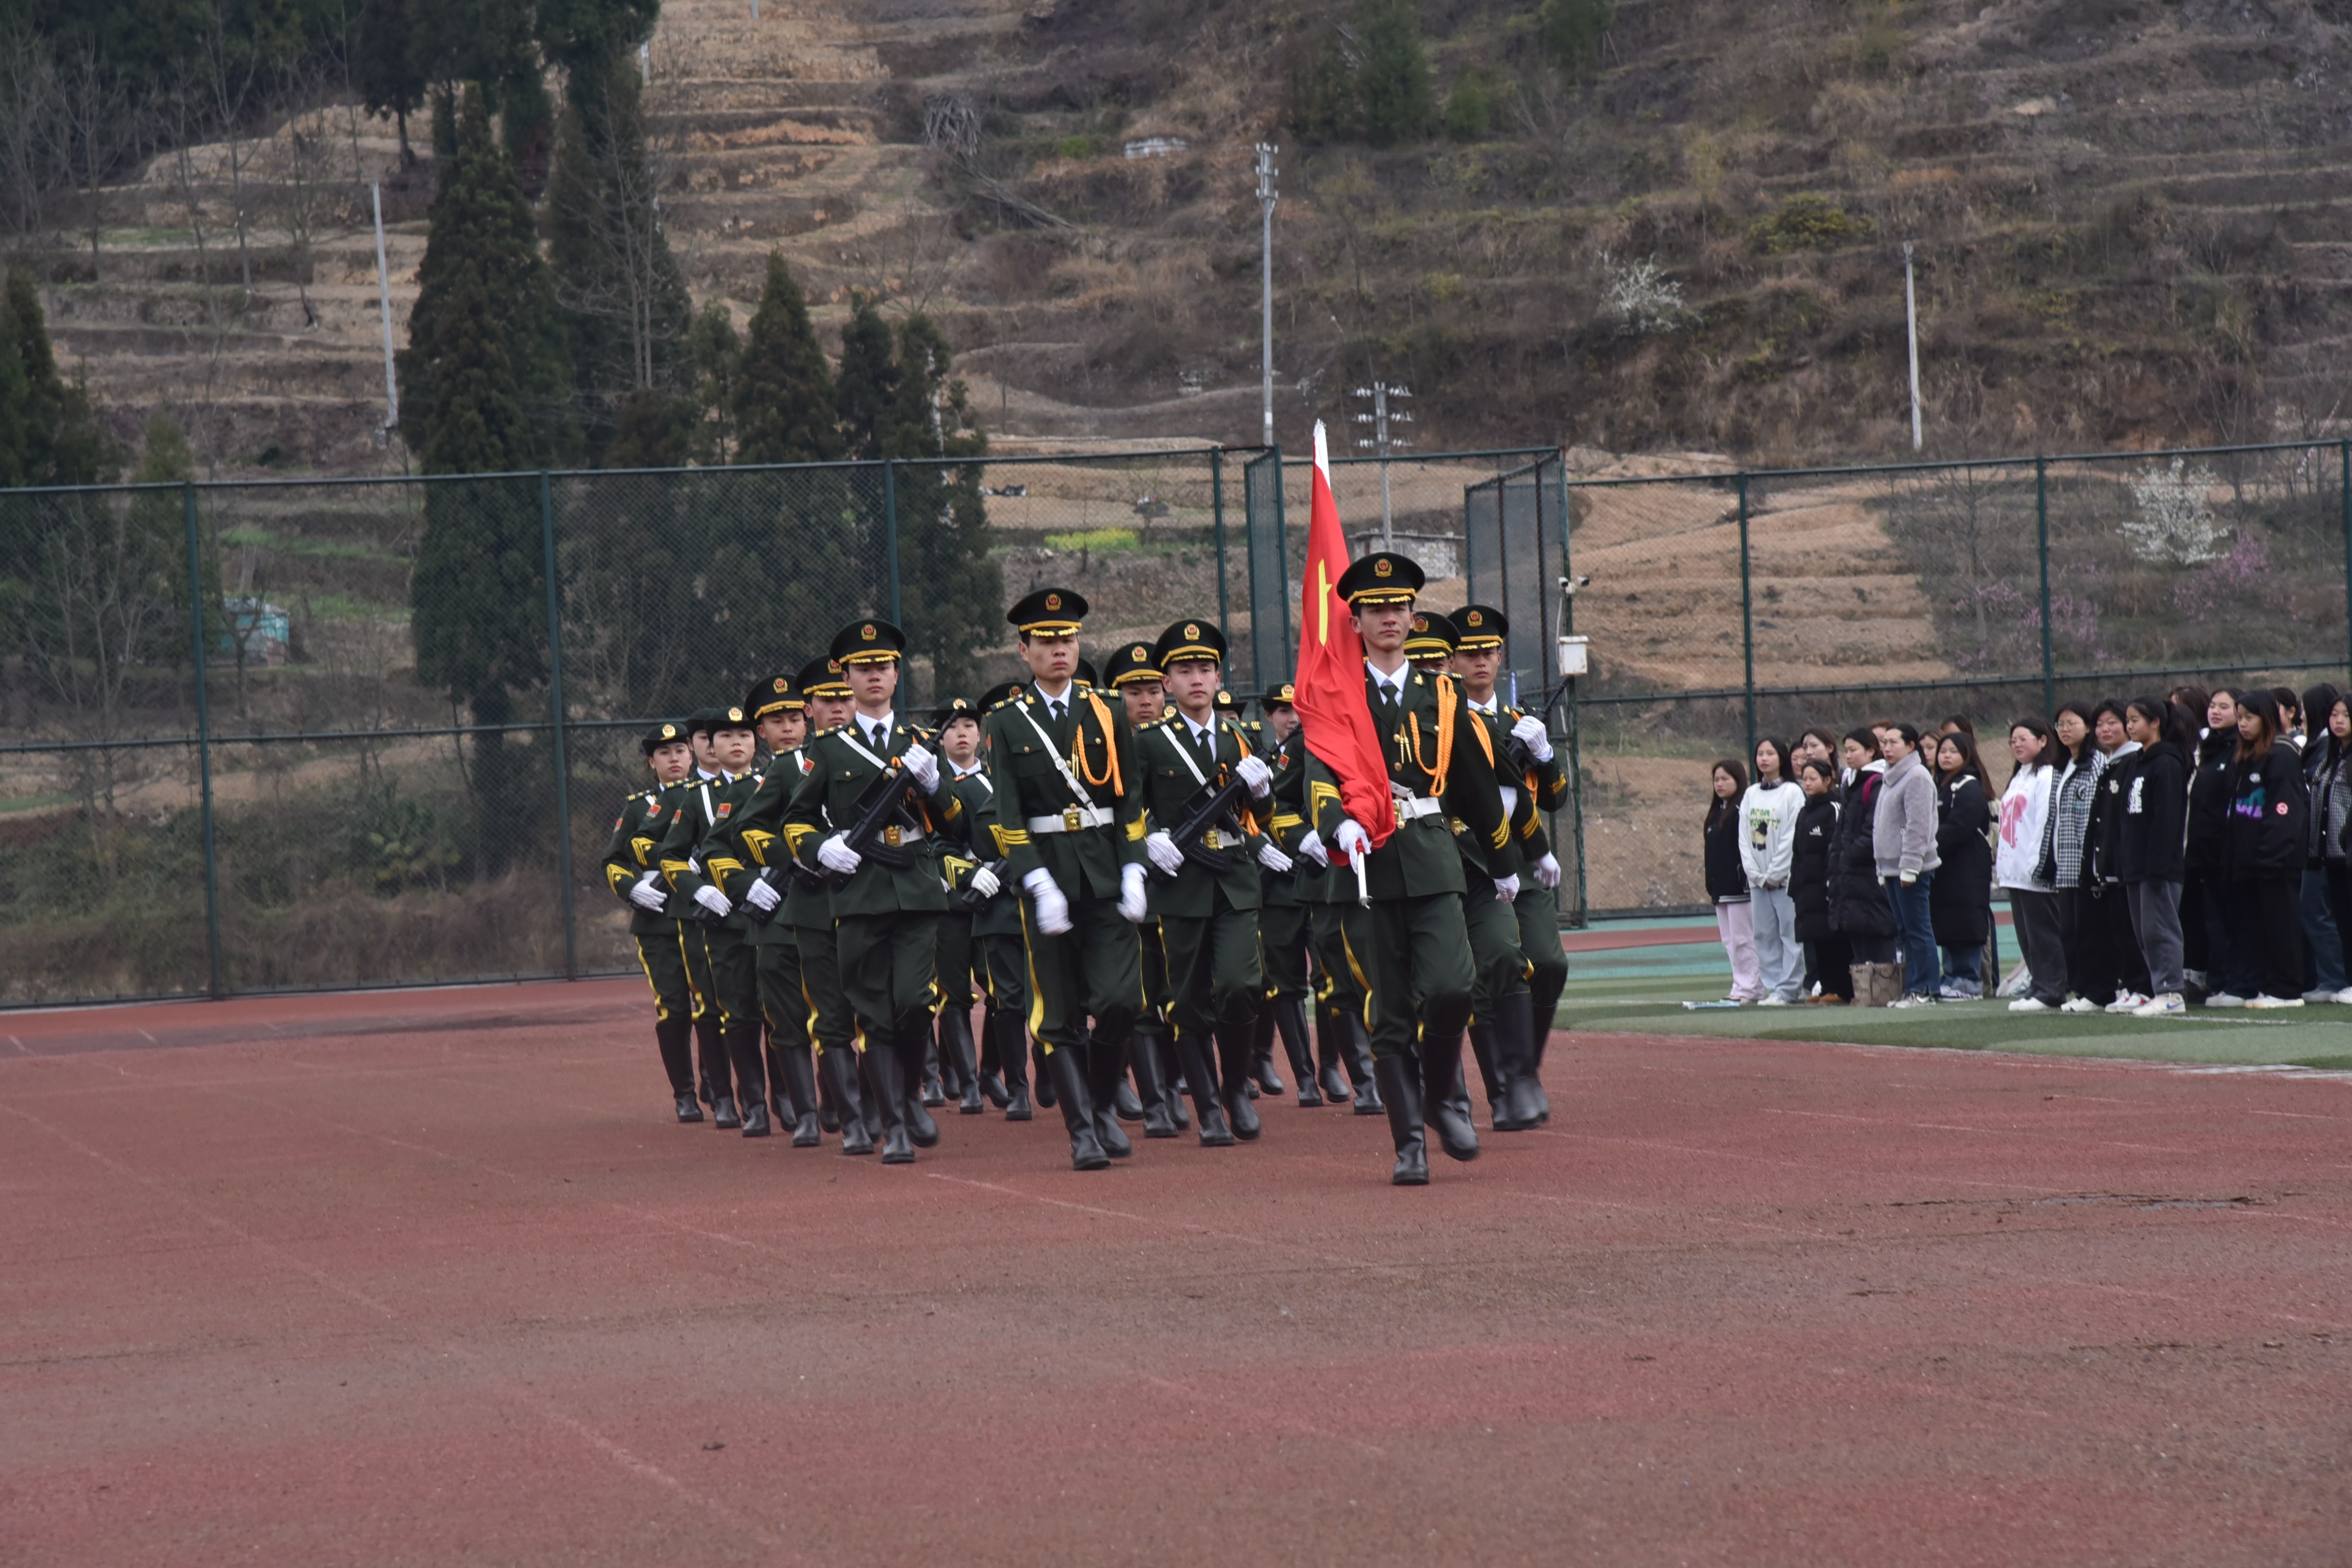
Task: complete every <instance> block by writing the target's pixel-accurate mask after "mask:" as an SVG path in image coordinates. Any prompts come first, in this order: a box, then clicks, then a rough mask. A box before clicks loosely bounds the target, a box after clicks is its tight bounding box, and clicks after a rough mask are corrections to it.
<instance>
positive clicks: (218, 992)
mask: <svg viewBox="0 0 2352 1568" xmlns="http://www.w3.org/2000/svg"><path fill="white" fill-rule="evenodd" d="M182 494H183V496H184V500H185V504H184V509H183V510H184V514H185V518H186V521H187V531H188V626H189V628H190V629H189V632H188V651H189V652H191V653H193V654H194V655H195V659H196V776H197V779H198V781H199V785H200V787H201V789H202V791H203V795H202V799H203V803H204V804H203V807H202V811H201V816H200V820H201V821H202V823H203V825H204V837H205V994H208V995H210V996H211V997H212V998H213V999H214V1000H215V1001H218V1000H220V998H222V997H223V996H226V995H227V994H228V991H227V988H226V986H225V985H223V984H222V983H221V933H220V857H219V854H218V852H217V850H216V849H215V846H214V840H213V717H212V708H211V705H210V703H209V702H208V701H207V700H206V693H205V562H204V550H203V547H202V545H201V544H200V542H198V540H197V537H196V486H195V481H194V480H193V479H192V480H189V481H188V482H187V483H186V484H185V485H184V486H183V487H182Z"/></svg>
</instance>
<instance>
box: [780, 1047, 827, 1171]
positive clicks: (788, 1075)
mask: <svg viewBox="0 0 2352 1568" xmlns="http://www.w3.org/2000/svg"><path fill="white" fill-rule="evenodd" d="M776 1066H777V1068H779V1070H781V1071H782V1074H783V1077H784V1083H785V1087H786V1089H787V1090H788V1091H789V1092H790V1094H791V1096H792V1101H793V1148H795V1149H814V1148H815V1147H816V1146H817V1145H818V1144H820V1143H822V1142H824V1133H823V1131H822V1130H821V1129H820V1128H819V1126H818V1123H817V1116H816V1066H815V1064H814V1063H813V1062H811V1061H810V1060H809V1053H808V1047H806V1046H786V1047H784V1048H783V1049H782V1050H781V1051H778V1052H777V1053H776Z"/></svg>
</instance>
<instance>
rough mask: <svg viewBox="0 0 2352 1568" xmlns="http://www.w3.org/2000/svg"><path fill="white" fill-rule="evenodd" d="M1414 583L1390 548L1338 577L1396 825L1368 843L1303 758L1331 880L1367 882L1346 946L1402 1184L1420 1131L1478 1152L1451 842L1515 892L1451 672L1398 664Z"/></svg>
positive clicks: (1463, 940)
mask: <svg viewBox="0 0 2352 1568" xmlns="http://www.w3.org/2000/svg"><path fill="white" fill-rule="evenodd" d="M1422 583H1423V576H1422V571H1421V568H1420V567H1419V566H1417V565H1415V564H1414V563H1412V560H1411V559H1410V558H1408V557H1406V556H1402V555H1397V554H1393V553H1390V552H1378V553H1374V554H1370V555H1367V556H1365V557H1363V558H1362V559H1361V560H1359V561H1357V562H1355V563H1353V564H1351V565H1350V566H1349V568H1348V570H1347V571H1346V572H1345V573H1344V574H1342V575H1341V576H1340V579H1339V596H1340V598H1341V599H1342V600H1343V601H1344V602H1345V603H1346V604H1347V605H1348V606H1349V611H1350V613H1351V616H1352V618H1353V620H1354V622H1355V626H1356V629H1357V632H1358V634H1359V635H1360V637H1362V638H1363V645H1364V652H1365V659H1364V694H1365V700H1366V701H1367V703H1368V704H1369V705H1370V710H1371V714H1372V721H1373V727H1374V729H1375V730H1376V731H1378V732H1379V734H1380V737H1381V755H1382V759H1383V760H1384V761H1385V762H1386V763H1387V764H1388V784H1389V791H1390V794H1391V797H1392V798H1393V800H1394V802H1395V811H1396V820H1397V826H1396V831H1395V832H1394V833H1393V834H1391V836H1390V837H1389V838H1388V839H1387V841H1386V842H1384V843H1383V844H1381V846H1380V847H1378V848H1373V847H1371V843H1370V834H1368V833H1367V832H1366V831H1365V829H1364V827H1363V825H1362V824H1360V823H1359V822H1357V821H1355V820H1354V819H1353V818H1352V817H1350V816H1348V814H1347V811H1346V809H1345V807H1344V806H1342V805H1341V804H1340V794H1339V780H1338V778H1337V777H1336V776H1335V775H1334V774H1333V773H1331V772H1330V770H1329V768H1328V766H1327V765H1326V764H1325V763H1323V761H1322V760H1321V759H1320V758H1315V757H1312V756H1310V758H1309V761H1308V764H1307V789H1308V795H1309V799H1310V802H1311V805H1312V812H1313V819H1314V826H1315V829H1316V832H1317V834H1318V837H1319V838H1320V840H1321V841H1322V842H1323V843H1324V844H1327V845H1328V846H1329V847H1330V855H1331V860H1332V865H1331V871H1332V877H1333V879H1334V880H1336V881H1339V882H1340V883H1342V884H1343V885H1348V886H1352V884H1353V882H1354V879H1355V877H1356V869H1355V868H1356V866H1357V865H1358V864H1359V863H1360V864H1361V866H1362V868H1363V874H1364V877H1365V879H1366V881H1367V882H1368V884H1369V888H1370V899H1371V903H1370V909H1369V910H1364V911H1363V913H1364V914H1365V915H1367V916H1369V919H1365V920H1356V919H1353V918H1350V919H1349V921H1348V922H1347V928H1346V931H1345V933H1344V940H1345V942H1346V944H1347V947H1348V949H1349V956H1350V958H1351V960H1352V962H1353V964H1354V972H1355V974H1356V977H1357V979H1358V980H1359V982H1360V984H1362V985H1363V986H1364V989H1365V992H1366V995H1367V1001H1366V1013H1367V1016H1368V1017H1369V1019H1370V1028H1371V1047H1372V1059H1373V1065H1374V1069H1375V1072H1376V1073H1377V1075H1378V1077H1379V1079H1380V1086H1381V1100H1383V1101H1384V1102H1385V1103H1386V1105H1387V1108H1388V1112H1389V1126H1390V1131H1391V1133H1392V1135H1393V1138H1394V1141H1395V1144H1396V1152H1397V1159H1396V1167H1395V1169H1394V1171H1393V1172H1392V1173H1391V1176H1390V1180H1391V1181H1392V1182H1393V1183H1395V1184H1397V1185H1399V1186H1418V1185H1423V1184H1426V1183H1427V1182H1428V1180H1429V1160H1428V1154H1427V1152H1426V1147H1425V1142H1424V1131H1423V1130H1424V1125H1425V1124H1426V1125H1427V1126H1433V1127H1434V1128H1435V1129H1436V1131H1437V1135H1438V1142H1439V1143H1440V1144H1441V1145H1442V1146H1443V1147H1444V1150H1445V1152H1446V1153H1448V1154H1449V1155H1451V1156H1453V1157H1454V1159H1457V1160H1472V1159H1475V1158H1476V1157H1477V1154H1478V1133H1477V1129H1476V1128H1475V1127H1474V1126H1473V1125H1472V1124H1471V1123H1470V1121H1469V1119H1468V1118H1467V1117H1465V1116H1462V1115H1460V1114H1459V1113H1458V1111H1457V1110H1455V1109H1454V1107H1452V1106H1450V1105H1448V1104H1447V1103H1446V1100H1447V1097H1448V1096H1449V1095H1450V1094H1451V1093H1452V1091H1453V1087H1454V1079H1455V1078H1456V1076H1457V1075H1458V1074H1459V1072H1460V1070H1461V1062H1462V1033H1463V1029H1464V1027H1465V1026H1466V1025H1467V1024H1468V1023H1469V1019H1470V1006H1471V988H1472V986H1473V984H1475V978H1476V976H1475V971H1474V967H1473V964H1472V961H1471V954H1470V942H1469V936H1468V928H1467V926H1466V925H1465V921H1464V916H1463V907H1462V893H1463V884H1464V877H1463V868H1464V862H1465V851H1463V850H1460V849H1457V848H1456V847H1454V841H1455V839H1456V837H1462V838H1465V839H1466V840H1467V841H1468V843H1469V845H1470V847H1471V849H1472V850H1475V853H1476V854H1477V855H1478V856H1479V857H1480V858H1481V859H1482V860H1483V862H1484V865H1483V874H1484V875H1485V876H1486V878H1487V879H1488V880H1489V881H1490V882H1492V883H1494V884H1496V887H1495V889H1494V890H1495V891H1496V893H1497V895H1500V894H1501V893H1502V892H1503V890H1504V888H1505V887H1506V886H1507V887H1509V888H1510V889H1514V890H1516V888H1517V875H1518V866H1519V862H1518V852H1517V847H1515V846H1514V845H1513V844H1512V842H1511V834H1510V825H1509V824H1508V823H1507V822H1506V821H1505V820H1504V818H1503V803H1502V796H1501V795H1500V794H1499V793H1498V792H1497V790H1496V781H1495V770H1494V768H1493V766H1492V764H1490V763H1488V762H1487V761H1486V753H1485V752H1483V751H1482V750H1481V749H1480V748H1479V747H1478V745H1477V744H1476V743H1475V742H1474V741H1472V740H1470V739H1469V738H1468V736H1467V734H1466V731H1467V730H1468V728H1469V725H1470V724H1471V723H1472V720H1471V718H1470V713H1469V705H1468V702H1467V701H1466V700H1465V698H1464V697H1463V695H1462V691H1461V689H1460V688H1459V687H1457V686H1456V685H1455V684H1454V680H1453V679H1452V678H1451V677H1450V676H1445V675H1433V674H1430V673H1428V672H1427V671H1423V670H1416V669H1413V668H1411V666H1410V665H1409V664H1408V663H1407V661H1406V658H1405V653H1404V643H1405V637H1406V636H1407V635H1408V633H1409V632H1410V631H1411V630H1412V604H1413V600H1414V598H1415V597H1416V596H1417V595H1418V594H1419V593H1420V591H1421V586H1422ZM1455 823H1458V824H1459V825H1460V826H1459V828H1458V830H1456V829H1455V828H1454V827H1453V826H1452V824H1455ZM1359 931H1360V932H1361V933H1362V935H1363V938H1364V941H1363V942H1361V943H1359V942H1357V941H1356V937H1357V934H1358V932H1359Z"/></svg>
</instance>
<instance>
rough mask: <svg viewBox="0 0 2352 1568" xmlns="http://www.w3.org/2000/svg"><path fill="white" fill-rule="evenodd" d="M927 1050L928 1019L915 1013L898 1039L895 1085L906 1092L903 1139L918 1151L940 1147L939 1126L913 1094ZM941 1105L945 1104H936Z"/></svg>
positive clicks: (920, 1097)
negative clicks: (905, 1125) (905, 1126)
mask: <svg viewBox="0 0 2352 1568" xmlns="http://www.w3.org/2000/svg"><path fill="white" fill-rule="evenodd" d="M930 1047H931V1019H930V1015H929V1014H928V1013H918V1014H916V1015H915V1017H914V1020H913V1021H912V1022H911V1023H909V1024H908V1026H906V1028H905V1029H904V1030H903V1031H901V1032H900V1034H899V1036H898V1058H897V1059H898V1082H899V1083H900V1084H901V1085H903V1086H904V1087H905V1089H906V1094H905V1098H904V1106H903V1109H904V1111H905V1115H906V1119H907V1139H908V1142H911V1143H913V1144H914V1146H915V1147H916V1148H918V1149H936V1148H938V1147H939V1146H940V1124H939V1123H938V1122H937V1121H933V1120H932V1119H931V1113H930V1111H929V1110H928V1109H926V1107H925V1102H924V1098H923V1096H922V1095H920V1094H919V1093H918V1092H917V1091H916V1089H915V1085H916V1084H917V1083H919V1082H920V1081H921V1079H919V1076H918V1075H919V1074H920V1073H921V1072H922V1070H923V1058H924V1057H925V1055H926V1054H927V1053H928V1052H929V1050H930ZM946 1103H947V1101H946V1100H944V1099H942V1100H940V1104H942V1105H944V1104H946Z"/></svg>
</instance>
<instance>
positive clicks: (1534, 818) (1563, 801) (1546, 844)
mask: <svg viewBox="0 0 2352 1568" xmlns="http://www.w3.org/2000/svg"><path fill="white" fill-rule="evenodd" d="M1480 717H1481V718H1482V719H1484V720H1485V721H1486V726H1487V734H1488V736H1489V738H1490V739H1491V740H1492V741H1493V742H1494V746H1495V755H1496V757H1498V758H1499V757H1500V756H1502V754H1503V742H1505V741H1507V740H1508V739H1509V738H1510V733H1511V726H1512V725H1514V724H1516V723H1517V722H1518V721H1520V720H1521V719H1524V718H1525V717H1527V713H1526V710H1524V709H1518V708H1513V707H1510V706H1508V705H1507V704H1505V703H1499V702H1498V703H1496V708H1495V711H1494V712H1493V713H1492V714H1481V715H1480ZM1500 782H1501V783H1503V784H1508V785H1511V786H1512V787H1513V788H1515V789H1517V791H1518V799H1517V800H1516V801H1514V802H1513V803H1512V805H1511V837H1512V838H1513V839H1514V840H1515V841H1516V842H1517V845H1518V847H1519V858H1520V859H1521V860H1523V861H1525V862H1526V863H1527V864H1528V865H1530V866H1532V865H1534V864H1535V863H1536V862H1537V861H1538V860H1540V859H1542V858H1544V857H1545V856H1547V855H1549V854H1550V853H1551V836H1550V835H1549V833H1547V832H1545V831H1544V825H1543V816H1542V815H1541V814H1542V813H1544V812H1547V811H1558V810H1559V808H1560V807H1561V806H1563V805H1567V804H1568V764H1567V763H1565V762H1564V761H1563V760H1562V759H1561V757H1560V754H1559V747H1557V746H1555V747H1553V748H1552V753H1551V755H1550V756H1549V758H1547V759H1545V760H1544V761H1543V762H1540V763H1536V765H1535V766H1534V767H1533V768H1531V769H1529V770H1528V773H1527V774H1526V776H1524V777H1522V778H1516V779H1510V778H1507V779H1502V780H1501V781H1500Z"/></svg>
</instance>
